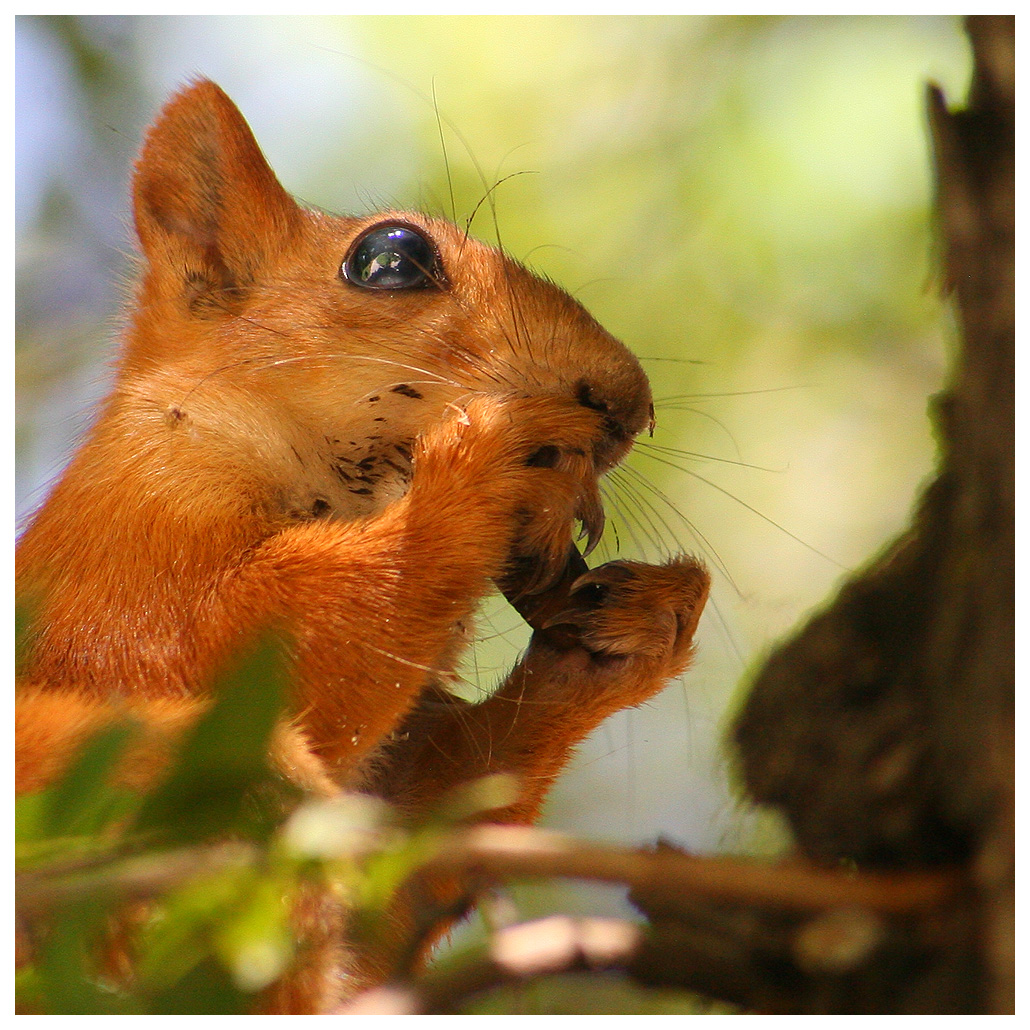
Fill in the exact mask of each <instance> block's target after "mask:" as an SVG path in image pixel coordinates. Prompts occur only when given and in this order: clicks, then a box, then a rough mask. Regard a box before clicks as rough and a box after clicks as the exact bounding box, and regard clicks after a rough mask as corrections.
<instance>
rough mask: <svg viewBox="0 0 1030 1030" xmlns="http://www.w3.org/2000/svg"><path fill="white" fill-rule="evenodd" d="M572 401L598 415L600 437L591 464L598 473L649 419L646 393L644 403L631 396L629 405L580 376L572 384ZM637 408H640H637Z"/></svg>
mask: <svg viewBox="0 0 1030 1030" xmlns="http://www.w3.org/2000/svg"><path fill="white" fill-rule="evenodd" d="M576 400H577V401H578V402H579V403H580V404H581V405H582V406H583V407H584V408H590V410H591V411H597V412H600V413H601V415H602V420H601V430H602V434H603V435H602V437H601V439H600V440H599V441H598V442H597V444H596V445H595V447H594V464H595V465H596V466H597V470H598V472H605V471H607V470H608V469H610V468H611V467H612V466H614V465H617V464H618V463H619V462H620V461H621V460H622V459H623V458H624V457H625V456H626V453H627V452H628V451H629V449H630V448H631V447H632V446H633V439H634V438H635V437H636V435H637V433H639V432H640V431H641V430H642V429H643V428H644V427H645V426H646V425H649V424H651V423H652V422H653V418H654V415H653V412H654V407H653V405H652V404H651V400H650V396H648V397H647V399H646V404H644V403H643V400H642V399H641V401H640V403H638V402H637V398H633V400H632V401H631V403H630V404H629V405H627V404H625V403H621V404H620V403H619V402H618V401H615V400H612V399H610V398H609V396H608V395H607V394H606V393H605V392H604V391H603V390H602V389H600V388H598V387H597V386H596V385H595V384H594V383H591V382H590V381H589V380H586V379H581V380H580V381H579V382H578V383H577V384H576ZM638 408H641V410H637V409H638Z"/></svg>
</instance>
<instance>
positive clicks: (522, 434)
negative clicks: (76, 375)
mask: <svg viewBox="0 0 1030 1030" xmlns="http://www.w3.org/2000/svg"><path fill="white" fill-rule="evenodd" d="M134 211H135V222H136V229H137V233H138V236H139V240H140V244H141V248H142V254H143V267H142V274H141V280H140V285H139V288H138V292H137V296H136V300H135V303H134V305H133V308H132V311H131V319H130V323H129V326H128V329H127V332H126V335H125V341H124V349H123V354H122V359H121V364H120V367H119V372H118V377H117V380H116V384H115V387H114V389H113V391H112V393H111V395H110V396H109V397H108V398H107V400H106V402H105V404H104V406H103V410H102V412H101V414H100V417H99V419H98V421H97V423H96V425H95V428H94V429H93V430H92V432H91V433H90V435H89V437H88V438H87V440H86V441H85V442H84V443H83V445H82V446H81V448H80V449H79V451H78V453H77V454H76V456H75V458H74V459H73V460H72V462H71V464H70V465H69V467H68V469H67V471H66V472H65V474H64V476H63V478H62V479H61V481H60V482H59V483H58V485H57V486H56V487H55V489H54V490H53V492H52V494H51V496H50V497H49V499H48V501H47V502H46V504H45V505H44V507H43V508H42V509H41V510H40V512H39V513H38V514H37V515H36V517H35V518H34V520H33V521H32V523H31V525H30V526H29V527H28V529H27V531H26V532H25V534H24V535H23V537H22V539H21V542H20V544H19V548H18V554H17V574H18V587H19V592H20V593H21V594H23V595H24V596H26V597H28V598H30V599H32V601H33V603H34V616H35V621H34V628H33V637H32V640H31V646H30V650H29V656H28V660H27V664H26V673H25V677H24V684H23V687H22V694H21V704H20V710H19V715H18V777H19V779H18V783H19V789H26V790H33V789H38V788H39V787H41V786H42V785H44V784H45V783H47V782H48V781H50V780H51V779H52V778H53V777H54V776H55V775H56V774H57V773H58V772H59V770H60V768H61V767H62V765H63V764H64V763H66V761H67V759H68V756H69V755H70V754H71V753H72V751H73V750H74V747H75V746H76V744H77V743H78V742H79V741H81V739H83V737H84V736H85V735H86V734H87V733H88V732H89V731H90V729H92V728H95V727H97V726H99V725H101V724H103V723H104V722H105V721H107V720H109V719H110V718H113V717H114V715H115V714H116V713H117V712H119V711H121V710H123V709H126V710H130V711H132V712H133V714H135V715H136V716H137V717H139V718H141V719H143V720H144V721H145V722H146V723H147V724H148V725H149V726H150V728H151V730H152V736H151V738H150V739H151V740H152V741H156V740H158V739H160V738H162V737H168V736H171V735H174V733H175V732H177V731H178V729H179V728H180V727H181V726H182V725H183V724H185V723H186V722H188V721H189V720H190V719H191V718H192V717H194V715H195V713H196V712H197V711H199V710H200V709H201V708H202V707H203V699H204V698H205V696H206V692H207V690H208V689H209V684H210V683H211V681H212V678H213V676H214V674H215V672H216V671H217V670H218V669H219V668H220V667H221V666H222V665H223V664H224V663H225V662H226V661H227V660H228V659H229V658H230V657H231V656H232V654H234V653H235V652H237V651H238V650H239V649H240V648H241V646H243V645H245V644H246V643H247V642H248V641H250V640H251V639H253V638H254V637H255V635H256V634H258V633H260V632H261V631H262V630H263V629H265V628H267V627H268V626H276V627H279V628H283V629H285V630H286V631H287V632H288V633H289V634H290V636H291V638H292V640H293V641H294V643H295V652H296V661H295V668H294V680H295V691H296V698H295V713H294V718H295V721H296V724H297V729H291V730H288V731H284V733H283V734H281V735H280V737H279V738H277V741H278V743H277V745H276V750H277V752H278V761H279V762H280V764H281V765H283V766H285V767H287V768H288V769H290V770H293V775H294V777H295V778H296V779H297V780H298V781H299V782H301V783H302V784H303V785H304V786H305V787H307V788H308V789H312V790H320V789H321V790H328V789H334V788H332V787H331V786H330V785H331V784H335V785H336V786H337V787H339V788H351V789H363V790H369V791H374V792H376V793H378V794H380V795H381V796H383V797H386V798H387V799H389V800H391V801H393V802H394V803H396V804H398V805H400V806H402V807H403V808H404V809H406V810H407V811H409V812H411V813H413V814H417V813H418V812H420V811H422V810H425V809H426V808H427V807H429V806H431V805H432V804H433V802H434V801H436V800H437V799H439V798H440V797H441V795H442V794H443V793H444V792H445V791H447V790H448V789H450V788H451V787H453V786H455V785H457V784H460V783H462V782H465V781H467V780H470V779H472V778H474V777H475V776H477V775H480V774H484V773H487V772H493V771H506V772H511V773H514V774H516V775H517V776H518V777H519V779H520V782H521V784H522V789H521V793H520V795H519V798H518V800H517V801H516V802H515V803H514V804H513V805H512V806H511V807H510V809H507V810H505V811H504V812H500V813H496V816H497V818H500V819H507V820H512V821H529V820H531V819H533V818H535V816H536V814H537V812H538V810H539V807H540V804H541V801H542V799H543V797H544V795H545V793H546V791H547V789H548V787H549V786H550V784H551V783H552V782H553V780H554V778H555V777H556V776H557V774H558V772H559V771H560V769H561V767H562V766H563V764H564V763H565V761H566V760H567V758H568V755H569V753H570V752H571V750H572V748H574V747H575V745H576V744H577V743H578V742H579V741H580V740H581V739H582V738H583V737H584V736H585V735H586V734H587V733H589V732H590V731H591V730H593V729H594V728H595V727H596V726H597V725H598V724H599V723H600V721H601V720H602V719H604V718H605V717H606V716H607V715H609V714H610V713H612V712H614V711H616V710H618V709H620V708H624V707H627V706H632V705H636V704H640V703H642V702H644V701H646V700H647V699H648V698H649V697H650V696H652V695H653V694H654V693H655V692H656V691H658V690H659V689H660V688H661V687H662V686H663V684H664V683H665V682H667V680H668V679H669V678H670V677H671V676H674V675H676V674H677V673H679V672H680V671H682V669H683V668H684V667H685V666H686V665H687V663H688V661H689V657H690V650H691V640H692V637H693V633H694V629H695V628H696V625H697V619H698V617H699V616H700V613H701V610H702V608H703V606H704V602H705V598H706V596H707V588H708V579H707V575H706V574H705V572H704V570H703V569H702V568H701V567H700V566H699V565H698V564H697V563H696V562H694V561H693V560H692V559H690V558H680V559H678V560H676V561H674V562H671V563H669V564H668V565H665V566H646V565H639V564H633V563H612V564H611V565H609V566H602V567H601V569H599V570H595V571H594V572H593V573H590V574H589V575H588V576H587V577H586V580H580V581H579V582H578V583H577V582H576V581H575V577H571V576H569V575H568V574H566V575H565V577H564V579H562V578H561V573H562V570H563V569H565V570H566V573H567V571H568V570H567V567H566V560H567V558H568V555H569V547H570V541H571V529H572V526H573V524H574V522H575V521H576V520H577V519H579V520H581V521H583V522H584V524H585V525H586V526H587V527H588V528H590V529H591V530H592V531H593V530H596V529H597V528H598V524H599V520H600V517H601V516H600V502H599V499H598V493H597V482H598V478H599V477H600V476H601V475H603V474H604V472H605V471H607V470H608V469H609V468H610V467H612V466H613V465H614V464H616V463H617V462H618V461H620V460H621V459H622V457H623V456H624V455H625V454H626V452H627V451H628V449H629V447H630V446H631V443H632V439H633V437H634V436H635V435H636V434H637V433H639V432H640V431H641V430H642V429H643V428H645V426H646V425H647V424H648V422H649V419H650V418H651V417H652V414H651V412H652V409H651V404H650V390H649V387H648V384H647V380H646V377H645V376H644V374H643V372H642V371H641V369H640V366H639V365H638V363H637V362H636V360H635V359H634V358H633V357H632V356H631V355H630V353H629V352H628V351H627V350H626V349H625V348H624V347H623V346H622V344H620V343H619V342H618V341H617V340H615V339H614V338H613V337H612V336H610V335H609V334H608V333H607V332H605V330H604V329H602V328H601V327H600V326H599V325H598V324H597V323H596V322H595V321H594V320H593V319H592V318H591V317H590V316H589V315H588V314H587V313H586V311H584V310H583V308H582V307H580V306H579V305H578V304H577V303H576V302H574V301H573V300H572V299H571V298H570V297H568V295H566V294H565V293H563V292H562V291H561V290H559V289H558V288H556V287H554V286H552V285H550V284H548V283H545V282H543V281H541V280H539V279H537V278H535V277H533V276H532V275H531V274H530V273H529V272H527V271H526V270H525V269H524V268H522V267H521V266H519V265H517V264H515V263H513V262H512V261H510V260H509V259H508V258H506V257H505V256H503V255H502V254H501V253H499V252H498V251H496V250H494V249H492V248H490V247H487V246H485V245H483V244H481V243H478V242H476V241H474V240H472V239H469V238H467V237H466V236H465V235H464V234H463V233H462V232H461V231H460V230H458V229H456V228H455V227H454V226H453V225H451V224H449V223H446V222H441V221H438V220H434V219H430V218H427V217H425V216H423V215H421V214H417V213H411V212H403V213H400V212H389V213H386V214H378V215H375V216H370V217H363V218H337V217H330V216H328V215H325V214H322V213H320V212H315V211H310V210H305V209H303V208H301V207H299V206H298V205H297V204H296V203H295V202H294V201H293V200H292V199H291V198H290V197H289V195H288V194H287V193H286V192H285V190H284V189H283V188H282V187H281V186H280V185H279V183H278V181H277V180H276V178H275V176H274V175H273V173H272V172H271V170H270V169H269V167H268V165H267V164H266V162H265V160H264V158H263V157H262V155H261V153H260V151H259V150H258V147H257V144H256V143H255V142H254V140H253V137H252V136H251V134H250V131H249V129H248V128H247V126H246V123H245V122H244V121H243V119H242V117H241V116H240V114H239V112H238V111H237V110H236V108H235V107H234V106H233V104H232V102H231V101H230V100H229V99H228V97H226V96H225V94H224V93H222V91H221V90H220V89H219V88H218V87H217V86H215V85H214V84H212V83H210V82H206V81H200V82H197V83H194V84H193V85H191V86H190V87H188V88H187V89H185V90H183V91H182V92H180V93H179V94H178V95H176V96H175V97H174V98H173V99H172V100H171V102H170V103H169V104H168V105H167V106H166V107H165V109H164V110H163V112H162V113H161V116H160V117H159V119H158V120H157V122H156V123H155V125H154V126H153V127H152V128H151V130H150V132H149V133H148V136H147V139H146V143H145V145H144V148H143V151H142V154H141V157H140V159H139V161H138V163H137V165H136V172H135V180H134ZM381 223H391V224H403V225H406V226H409V227H412V228H414V229H415V230H418V231H419V232H421V233H422V234H423V235H424V236H425V237H426V238H428V239H429V240H431V241H432V243H433V246H434V248H435V250H436V252H437V254H438V258H439V264H440V268H441V269H442V271H441V272H440V274H439V275H438V276H436V278H435V280H434V282H433V283H432V284H431V285H429V286H428V287H427V288H421V289H394V290H368V289H363V288H361V287H360V286H357V285H355V284H354V283H353V282H348V281H345V280H344V279H343V278H341V276H340V274H339V270H340V265H341V261H342V260H343V258H344V256H345V255H346V254H347V253H348V250H349V248H350V247H351V245H352V243H353V242H354V241H355V240H356V239H357V238H358V237H359V236H360V235H361V234H362V233H363V232H364V231H365V230H367V229H369V228H370V227H372V226H375V225H378V224H381ZM520 563H521V564H520ZM527 567H529V568H531V569H532V570H533V571H532V573H531V574H530V575H529V577H528V579H527V578H525V576H523V579H522V586H523V587H526V586H528V585H533V586H534V588H537V589H538V588H540V587H543V588H544V591H543V595H542V596H543V597H545V598H549V599H550V601H551V602H552V603H551V604H550V608H549V611H550V613H551V615H550V616H549V617H548V618H547V619H544V618H543V617H542V616H541V617H540V618H539V619H536V620H534V619H533V618H532V617H531V618H530V621H531V622H532V623H533V625H534V626H535V628H536V632H535V634H534V638H533V642H532V643H531V645H530V648H529V650H528V652H527V654H526V655H525V656H524V659H523V661H522V662H521V663H520V664H519V666H518V667H517V668H516V669H515V670H514V671H513V673H512V674H511V676H510V677H509V679H508V680H507V682H506V683H505V684H504V685H503V686H502V687H501V689H500V690H499V691H498V693H497V694H496V695H494V696H493V697H492V698H490V699H488V700H487V701H484V702H483V703H481V704H478V705H469V704H466V703H464V702H461V701H458V700H456V699H454V698H453V697H451V696H450V695H448V694H447V693H446V691H445V690H444V689H443V683H445V682H446V679H447V676H448V674H449V673H450V671H451V670H452V669H453V666H454V663H455V661H456V660H457V658H458V656H459V654H460V650H461V645H462V642H463V640H464V635H465V627H466V626H467V624H468V622H469V620H470V619H471V617H472V615H473V613H474V610H475V608H476V606H477V604H478V602H479V601H480V600H481V599H482V597H483V596H484V594H485V593H486V592H487V591H488V590H489V589H490V588H491V584H492V583H494V582H502V583H503V582H508V583H509V584H511V583H517V582H518V581H519V576H517V575H515V574H514V573H513V571H512V570H513V569H516V568H521V569H525V568H527ZM520 575H521V574H520ZM588 581H589V582H588ZM512 593H513V594H514V593H518V587H517V586H516V587H513V588H512ZM555 613H557V615H556V614H555ZM556 619H557V621H556ZM545 623H546V624H545ZM159 752H160V748H158V747H157V746H156V744H155V750H154V755H155V756H159ZM159 766H160V763H159V757H155V758H154V759H153V760H152V761H151V762H150V764H149V765H148V760H147V759H146V757H145V756H144V757H143V758H141V759H138V761H137V765H136V769H137V771H136V773H135V775H136V777H137V779H139V780H140V781H142V780H146V779H147V778H148V777H153V776H155V775H156V774H157V770H158V768H159ZM374 966H375V963H374V961H370V962H369V963H366V967H367V968H368V969H372V967H374ZM369 975H370V976H371V975H375V974H374V973H370V974H369ZM314 979H316V978H315V977H313V976H308V978H307V979H303V978H302V979H301V980H297V981H296V982H295V983H294V984H293V986H292V987H291V988H290V990H288V991H286V992H285V993H284V994H283V996H282V997H283V999H285V1000H281V1002H280V1005H281V1007H283V1008H285V1009H290V1010H309V1011H310V1010H312V1009H315V1008H317V1007H318V1006H319V1002H318V1001H317V999H316V994H317V991H316V988H315V987H314V986H312V985H311V984H310V983H308V980H314ZM298 984H301V985H302V986H299V987H298ZM298 992H299V994H298Z"/></svg>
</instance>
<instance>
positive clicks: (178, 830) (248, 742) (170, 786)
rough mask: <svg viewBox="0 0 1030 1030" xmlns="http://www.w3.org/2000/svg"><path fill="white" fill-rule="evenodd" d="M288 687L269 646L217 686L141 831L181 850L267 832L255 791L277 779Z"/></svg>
mask: <svg viewBox="0 0 1030 1030" xmlns="http://www.w3.org/2000/svg"><path fill="white" fill-rule="evenodd" d="M285 686H286V675H285V663H284V658H283V654H282V650H281V648H280V647H279V646H278V644H277V643H276V641H275V640H274V639H271V638H268V639H266V640H264V641H263V642H262V643H260V644H259V645H258V647H256V648H255V649H254V650H253V651H252V652H251V653H249V654H248V655H246V656H245V657H244V658H243V659H242V660H241V661H240V662H239V663H238V664H237V666H236V668H235V669H234V670H233V671H232V672H231V673H229V674H228V675H227V676H225V677H223V678H222V680H221V681H220V682H219V683H218V684H217V685H216V686H215V702H214V704H213V705H212V706H211V708H210V710H209V711H208V712H207V713H206V714H205V715H204V716H203V717H202V718H201V719H200V721H199V722H198V723H197V724H196V726H195V727H194V728H193V731H192V732H191V733H190V734H189V735H188V737H187V738H186V741H185V743H184V745H183V748H182V751H181V752H180V755H179V758H178V761H177V762H176V764H175V766H174V768H173V769H172V771H171V773H170V774H169V776H168V778H167V779H166V780H165V781H164V782H163V783H162V784H161V785H160V786H159V787H158V788H157V789H156V790H155V791H154V792H153V793H151V794H150V795H149V796H148V797H147V799H146V801H145V802H144V804H143V807H142V809H141V811H140V813H139V815H138V817H137V820H136V829H137V830H140V831H157V832H159V833H160V834H162V835H163V836H164V837H165V838H167V839H169V840H170V841H172V842H174V843H180V844H188V843H194V842H196V841H200V840H203V839H205V838H207V837H209V836H212V835H215V834H217V835H225V834H228V833H230V832H243V833H251V834H254V833H258V832H261V831H262V830H267V829H268V827H267V820H264V819H262V817H261V813H260V811H259V810H258V808H257V806H256V804H255V803H254V794H253V789H254V788H255V787H257V786H258V785H268V784H271V783H272V782H273V779H274V777H273V774H272V772H271V769H270V766H269V763H268V746H269V741H270V738H271V735H272V732H273V730H274V729H275V724H276V721H277V720H278V718H279V715H280V713H281V711H282V709H283V704H284V698H285ZM248 795H250V797H249V798H248Z"/></svg>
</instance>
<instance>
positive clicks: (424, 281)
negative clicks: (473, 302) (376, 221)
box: [340, 225, 441, 290]
mask: <svg viewBox="0 0 1030 1030" xmlns="http://www.w3.org/2000/svg"><path fill="white" fill-rule="evenodd" d="M340 274H341V275H342V276H343V278H344V279H346V280H347V282H349V283H353V284H354V285H355V286H363V287H365V288H366V289H370V290H411V289H418V288H420V287H426V286H433V285H435V284H437V283H438V282H439V281H440V279H441V275H440V271H439V261H438V259H437V256H436V250H435V249H434V247H433V245H432V244H431V243H430V242H429V240H428V239H426V237H425V236H423V235H422V233H420V232H418V230H416V229H413V228H411V227H410V226H407V225H377V226H375V227H374V228H372V229H369V230H368V231H367V232H366V233H365V234H364V235H363V236H359V237H358V239H357V240H356V241H355V243H354V246H352V247H351V249H350V252H349V253H348V254H347V256H346V257H345V258H344V259H343V264H342V265H341V266H340Z"/></svg>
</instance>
